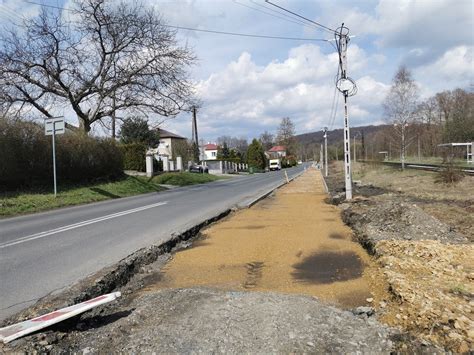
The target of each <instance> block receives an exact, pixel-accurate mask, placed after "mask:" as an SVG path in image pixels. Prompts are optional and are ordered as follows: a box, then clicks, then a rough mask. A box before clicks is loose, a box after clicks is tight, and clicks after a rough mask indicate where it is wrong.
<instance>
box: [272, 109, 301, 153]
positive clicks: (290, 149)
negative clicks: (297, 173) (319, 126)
mask: <svg viewBox="0 0 474 355" xmlns="http://www.w3.org/2000/svg"><path fill="white" fill-rule="evenodd" d="M276 141H277V142H278V144H280V145H282V146H284V147H285V148H286V154H287V155H290V154H296V150H297V142H296V138H295V125H294V123H293V121H292V120H291V118H289V117H283V118H282V119H281V122H280V126H279V127H278V133H277V138H276Z"/></svg>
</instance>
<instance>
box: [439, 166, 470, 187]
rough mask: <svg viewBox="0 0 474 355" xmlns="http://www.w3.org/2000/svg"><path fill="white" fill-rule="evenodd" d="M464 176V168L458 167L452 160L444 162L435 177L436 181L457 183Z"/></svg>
mask: <svg viewBox="0 0 474 355" xmlns="http://www.w3.org/2000/svg"><path fill="white" fill-rule="evenodd" d="M463 178H464V173H463V172H462V169H461V168H459V167H456V166H455V165H454V164H453V163H452V162H448V163H446V164H444V167H443V168H441V170H440V171H439V172H438V174H437V175H436V177H435V182H436V183H444V184H456V183H457V182H459V181H461V180H462V179H463Z"/></svg>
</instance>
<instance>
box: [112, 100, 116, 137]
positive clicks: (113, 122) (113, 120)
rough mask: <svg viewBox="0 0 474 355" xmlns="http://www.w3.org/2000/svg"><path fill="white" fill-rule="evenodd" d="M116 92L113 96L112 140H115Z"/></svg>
mask: <svg viewBox="0 0 474 355" xmlns="http://www.w3.org/2000/svg"><path fill="white" fill-rule="evenodd" d="M115 135H116V134H115V91H114V94H113V96H112V139H115Z"/></svg>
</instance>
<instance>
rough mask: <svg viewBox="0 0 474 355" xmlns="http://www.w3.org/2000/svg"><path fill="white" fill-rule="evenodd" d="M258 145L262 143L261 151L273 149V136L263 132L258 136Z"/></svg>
mask: <svg viewBox="0 0 474 355" xmlns="http://www.w3.org/2000/svg"><path fill="white" fill-rule="evenodd" d="M259 139H260V143H262V146H263V149H264V150H270V149H271V148H272V147H273V144H274V141H275V139H274V136H273V134H271V133H270V132H268V131H265V132H263V133H262V134H261V135H260V138H259Z"/></svg>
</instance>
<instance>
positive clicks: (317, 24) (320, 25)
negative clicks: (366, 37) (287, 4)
mask: <svg viewBox="0 0 474 355" xmlns="http://www.w3.org/2000/svg"><path fill="white" fill-rule="evenodd" d="M265 2H266V3H267V4H270V5H272V6H275V7H277V8H279V9H281V10H283V11H285V12H288V13H290V14H292V15H293V16H296V17H299V18H301V19H303V20H305V21H308V22H310V23H313V24H315V25H316V26H319V27H321V28H322V29H324V30H326V31H329V32H331V33H332V34H337V31H336V30H333V29H332V28H329V27H327V26H324V25H322V24H320V23H318V22H316V21H313V20H310V19H309V18H307V17H304V16H302V15H299V14H297V13H296V12H293V11H290V10H288V9H285V8H284V7H282V6H279V5H277V4H274V3H272V2H271V1H270V0H265Z"/></svg>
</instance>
